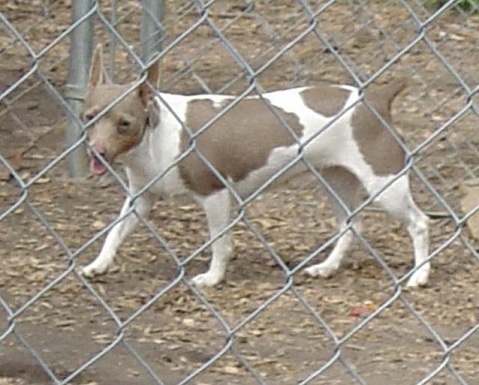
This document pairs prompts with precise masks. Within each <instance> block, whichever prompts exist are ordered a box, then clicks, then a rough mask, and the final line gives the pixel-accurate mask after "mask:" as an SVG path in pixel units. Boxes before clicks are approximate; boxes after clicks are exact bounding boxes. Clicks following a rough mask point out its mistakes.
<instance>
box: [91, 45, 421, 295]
mask: <svg viewBox="0 0 479 385" xmlns="http://www.w3.org/2000/svg"><path fill="white" fill-rule="evenodd" d="M158 79H159V68H158V65H157V64H156V63H154V64H152V65H150V66H149V67H148V69H147V71H146V77H145V81H143V82H140V81H139V82H138V85H137V86H135V84H134V83H131V84H124V85H119V84H114V83H113V82H112V81H111V80H110V79H109V78H108V76H107V74H106V71H105V70H104V67H103V55H102V49H101V45H100V46H98V47H96V49H95V52H94V55H93V58H92V64H91V68H90V77H89V82H88V92H87V97H86V99H85V103H84V113H83V119H84V123H85V125H87V128H88V141H89V151H88V152H89V156H90V166H91V170H92V172H93V173H94V174H96V175H102V174H104V173H105V172H107V171H108V169H109V168H110V165H111V164H112V162H113V161H114V160H115V159H116V158H117V157H119V156H121V157H122V158H123V163H124V166H125V171H126V175H127V178H128V184H129V190H130V196H134V197H135V199H133V200H132V199H131V198H127V199H126V201H125V203H124V205H123V208H122V210H121V213H120V220H119V221H118V223H117V224H115V225H114V226H113V227H112V229H111V231H110V232H109V233H108V235H107V238H106V241H105V243H104V245H103V248H102V250H101V252H100V254H99V255H98V257H97V258H96V259H95V260H94V261H93V262H91V263H90V264H89V265H87V266H86V267H84V268H83V269H82V273H83V274H84V275H85V276H87V277H91V276H94V275H96V274H102V273H105V272H106V271H107V270H108V268H109V266H110V265H111V264H112V263H113V259H114V257H115V253H116V252H117V249H118V247H119V246H120V244H121V243H122V242H123V240H124V239H125V237H126V236H127V235H128V234H129V233H130V232H131V231H132V230H133V229H134V228H135V226H136V225H137V223H138V217H137V215H141V216H146V215H147V214H148V212H149V211H150V209H151V207H152V204H153V203H154V201H155V197H158V196H161V197H162V198H169V197H172V196H175V195H178V194H189V195H191V196H192V197H193V198H194V199H195V200H196V201H197V202H198V203H199V204H200V205H201V206H202V207H203V209H204V211H205V213H206V217H207V222H208V227H209V232H210V236H211V241H212V243H211V249H212V260H211V263H210V266H209V269H208V271H207V272H205V273H203V274H200V275H198V276H196V277H194V278H193V283H194V284H195V285H197V286H214V285H217V284H218V283H220V282H221V281H222V280H223V279H224V277H225V272H226V265H227V262H228V260H229V258H230V256H231V254H232V240H231V235H230V233H229V232H228V231H227V230H228V229H229V228H228V225H229V224H230V204H231V200H232V199H233V198H234V199H244V198H247V197H248V196H249V195H250V194H251V193H253V192H255V191H256V190H257V189H258V188H260V187H265V186H266V185H268V183H269V181H270V180H271V178H272V177H273V176H278V175H279V174H280V172H281V171H283V172H282V174H281V176H280V177H279V180H277V181H276V182H275V184H280V185H281V182H282V181H284V180H288V179H290V178H292V177H294V176H296V175H299V174H301V173H304V172H308V170H309V172H311V171H314V170H316V171H317V172H319V175H320V176H321V178H322V179H323V180H324V181H325V182H327V185H328V186H329V188H327V189H326V190H327V192H328V196H329V197H330V198H331V199H330V200H331V203H332V206H333V208H334V212H335V214H336V216H337V219H338V222H339V229H340V231H342V233H343V234H342V236H341V237H339V239H338V241H337V243H336V244H335V246H334V248H333V250H332V251H331V253H330V254H329V256H328V257H327V259H326V260H325V261H324V262H322V263H319V264H316V265H313V266H310V267H308V268H306V269H305V271H306V273H308V274H309V275H311V276H322V277H330V276H332V275H333V274H334V273H335V272H336V271H337V269H338V268H339V266H340V263H341V261H342V259H343V257H344V256H345V255H346V254H347V252H348V251H349V249H350V248H351V245H352V244H353V242H354V240H355V234H354V233H359V232H360V231H361V223H360V221H359V219H358V218H357V215H351V213H352V212H354V210H355V209H357V208H358V207H359V205H360V204H361V203H362V199H361V194H360V191H361V187H363V188H364V189H365V190H366V192H367V193H368V194H369V195H370V196H372V197H373V199H374V201H375V202H376V203H378V204H379V205H380V206H382V207H383V208H384V210H385V211H386V212H387V213H388V214H390V216H392V217H393V218H395V219H397V220H399V221H400V222H401V223H402V224H403V225H404V226H405V227H406V229H407V231H408V233H409V235H410V237H411V239H412V243H413V246H414V256H415V271H414V272H413V273H412V274H411V276H410V278H409V280H408V283H407V285H408V286H410V287H416V286H423V285H426V284H427V281H428V276H429V272H430V262H429V260H428V243H429V241H428V218H427V216H426V215H425V214H424V213H423V212H422V211H421V210H420V209H419V208H418V207H417V205H416V204H415V202H414V200H413V198H412V195H411V191H410V186H409V179H408V175H407V170H406V169H405V167H406V155H405V152H404V149H403V148H402V147H401V145H400V144H399V142H398V141H397V140H396V138H395V136H394V135H393V134H392V132H391V131H390V130H388V129H387V128H386V127H385V125H384V123H387V124H388V125H391V121H392V119H391V104H392V102H393V100H394V98H395V97H396V95H398V94H399V93H400V92H401V91H402V90H403V89H404V88H405V86H406V83H407V81H405V80H404V79H401V80H398V81H395V82H392V83H389V84H387V85H383V86H378V87H375V88H372V87H368V89H366V90H365V91H364V92H363V91H362V90H361V89H358V88H355V87H352V86H345V85H316V86H311V87H300V88H293V89H287V90H282V91H275V92H269V93H263V94H259V93H258V94H254V95H249V96H247V97H245V98H242V99H239V100H237V98H235V96H228V95H210V94H206V95H195V96H184V95H175V94H168V93H160V92H158V91H157V90H156V86H157V84H158ZM313 169H314V170H313ZM277 179H278V178H277ZM148 184H150V185H149V186H148V187H147V188H145V187H146V186H147V185H148ZM143 189H144V190H146V191H144V193H142V194H141V195H138V196H137V195H136V194H138V193H139V192H140V191H142V190H143ZM336 196H338V197H340V199H339V200H338V199H337V198H336Z"/></svg>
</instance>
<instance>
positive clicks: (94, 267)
mask: <svg viewBox="0 0 479 385" xmlns="http://www.w3.org/2000/svg"><path fill="white" fill-rule="evenodd" d="M342 88H344V89H347V90H349V91H351V95H350V97H349V99H348V101H347V103H346V106H345V107H349V106H352V105H353V104H354V103H355V102H356V101H357V100H358V98H359V92H358V90H357V89H355V88H353V87H346V86H345V87H342ZM302 90H304V88H296V89H291V90H285V91H277V92H272V93H269V94H265V95H264V98H265V99H267V100H268V101H269V102H270V103H271V104H272V105H273V106H275V107H278V108H280V109H282V110H284V111H286V112H288V113H293V114H295V115H297V116H298V118H299V121H300V123H301V124H302V125H303V127H304V135H303V136H302V137H301V138H300V142H301V143H302V144H304V143H306V142H307V141H308V140H310V139H311V138H313V136H314V135H317V133H318V131H320V130H322V129H323V128H324V127H325V126H326V125H327V124H329V123H330V122H332V121H333V119H334V117H329V118H328V117H325V116H322V115H320V114H318V113H317V112H315V111H313V110H311V109H309V108H308V107H307V106H306V105H305V103H304V102H303V100H302V98H301V95H300V92H301V91H302ZM161 98H162V99H163V100H164V101H165V102H166V104H167V105H168V107H169V108H168V107H167V106H166V105H165V104H164V103H163V102H161V101H160V99H158V98H157V99H156V102H157V103H158V105H159V109H160V124H159V126H158V127H157V128H155V129H151V130H147V131H146V133H145V136H144V138H143V140H142V142H141V143H140V144H139V145H138V146H137V147H136V148H134V149H133V150H131V151H130V152H129V153H128V154H126V156H125V161H124V163H125V165H126V171H127V175H128V179H129V186H130V190H131V194H132V196H134V195H135V194H136V193H137V192H138V191H140V190H141V189H142V188H143V187H144V186H145V185H146V184H148V183H149V182H150V181H151V180H152V179H154V178H156V177H157V176H158V175H159V174H160V173H163V172H165V170H167V168H169V167H171V169H170V170H169V171H168V172H167V173H166V174H165V175H164V176H163V177H162V178H160V179H158V180H157V181H156V182H155V183H154V185H153V186H152V188H151V189H150V190H149V192H148V193H147V194H144V195H142V196H140V197H138V198H137V200H136V201H135V208H134V210H133V211H132V212H131V213H130V214H129V215H127V216H126V217H125V219H123V220H121V221H120V222H119V223H118V224H117V225H115V226H114V227H113V228H112V230H111V231H110V233H109V234H108V236H107V239H106V242H105V244H104V246H103V249H102V251H101V253H100V254H99V256H98V257H97V259H96V260H95V261H93V262H92V263H91V264H90V265H88V266H86V267H85V268H84V269H83V273H84V274H85V275H87V276H92V275H94V274H99V273H103V272H105V271H106V270H107V269H108V267H109V266H110V265H111V263H112V262H113V258H114V255H115V253H116V251H117V249H118V247H119V245H120V244H121V242H122V241H123V240H124V238H125V237H126V235H127V234H128V233H129V232H130V231H132V230H133V228H134V227H135V225H136V223H137V222H138V219H137V216H136V214H135V212H136V213H137V214H139V215H146V214H147V213H148V211H149V209H150V207H151V206H152V203H153V199H154V195H161V196H163V197H171V196H174V195H178V194H185V193H190V192H189V191H188V189H187V188H186V187H185V185H184V184H183V182H182V180H181V178H180V176H179V172H178V169H177V167H176V166H175V161H176V158H177V156H178V155H179V153H180V136H181V132H182V129H183V128H182V125H181V124H180V122H179V121H178V119H179V120H181V121H185V119H186V110H187V104H188V103H189V102H190V101H194V100H205V99H206V100H211V101H213V102H214V104H215V105H216V106H219V105H221V104H222V103H223V102H224V101H228V100H232V98H231V97H230V96H222V95H199V96H182V95H173V94H161ZM253 98H254V97H253ZM355 108H357V107H352V108H350V109H349V111H347V112H345V113H344V114H342V115H341V116H340V117H339V119H337V120H336V121H334V122H333V123H332V124H331V125H330V127H327V128H325V129H324V130H323V131H322V132H321V133H320V134H319V135H317V137H316V138H315V139H314V140H311V141H310V142H309V144H307V145H306V146H305V147H304V158H305V159H306V160H307V161H308V162H310V163H311V164H313V165H315V166H316V167H319V168H320V167H325V166H331V165H335V166H343V167H344V168H346V169H347V170H349V171H350V172H352V173H353V174H354V175H356V177H357V178H358V179H359V180H360V181H361V182H362V184H363V185H364V187H365V188H366V190H367V191H368V193H369V194H371V195H376V194H378V192H380V191H381V190H382V189H383V188H384V186H386V185H387V184H388V183H390V182H391V181H394V182H393V183H392V184H391V186H390V187H388V188H387V189H386V190H385V191H383V192H382V193H380V194H379V195H378V196H377V198H376V201H377V202H378V203H379V204H381V205H382V206H383V207H384V208H385V209H386V210H387V211H388V212H389V213H390V214H391V215H392V216H393V217H394V218H396V219H398V220H400V221H401V222H402V223H403V224H404V225H405V226H406V228H407V230H408V232H409V234H410V236H411V238H412V240H413V245H414V253H415V263H416V267H417V270H416V271H415V272H414V274H413V275H412V276H411V278H410V280H409V282H408V285H409V286H418V285H424V284H426V283H427V279H428V275H429V270H430V265H429V262H427V258H428V223H427V218H426V216H425V215H424V214H423V213H422V212H421V211H420V210H419V209H418V208H417V206H416V205H415V203H414V201H413V199H412V197H411V194H410V188H409V182H408V178H407V176H400V177H396V176H394V175H391V176H387V177H384V176H383V177H380V176H377V175H375V174H374V171H373V168H372V167H371V165H369V164H368V163H367V162H366V160H365V159H364V157H363V156H362V154H361V152H360V149H359V148H358V146H357V144H356V142H355V140H354V136H353V131H352V126H351V119H352V115H353V113H354V110H355ZM170 109H171V110H172V111H174V112H175V114H176V116H174V115H173V114H172V113H171V112H170ZM251 119H252V124H254V117H251ZM298 148H299V146H298V145H292V146H289V147H279V148H276V149H275V150H273V151H272V152H271V154H270V155H269V158H268V162H267V164H266V165H265V166H264V167H262V168H260V169H258V170H255V171H254V172H252V173H251V174H250V175H248V176H247V177H246V178H245V179H244V180H243V181H240V182H238V183H232V188H233V189H234V190H235V191H236V193H237V194H239V195H240V196H241V197H246V196H248V195H249V194H250V193H252V192H253V191H255V190H256V189H257V188H258V187H259V186H261V185H262V184H263V183H265V182H266V181H268V179H269V178H270V177H271V176H272V175H273V174H275V173H276V172H277V171H278V170H280V169H281V168H282V167H283V166H284V165H285V164H287V163H288V162H289V161H291V160H292V159H294V158H295V157H296V156H297V154H298ZM172 165H173V166H172ZM296 171H297V170H294V169H293V170H292V171H290V173H294V172H296ZM395 179H397V180H395ZM346 193H347V192H346ZM194 197H195V198H196V200H197V201H198V202H199V203H200V205H202V206H203V208H204V210H205V212H206V215H207V219H208V225H209V230H210V235H211V237H212V238H218V239H216V240H215V241H214V242H213V244H212V251H213V255H212V262H211V265H210V268H209V270H208V271H207V272H206V273H204V274H200V275H199V276H197V277H195V278H194V279H193V282H194V283H195V284H197V285H200V286H201V285H203V286H213V285H216V284H217V283H219V282H220V281H221V280H223V278H224V276H225V272H226V264H227V261H228V259H229V257H230V255H231V253H232V243H231V236H230V234H229V233H227V234H225V235H223V236H221V237H218V234H220V233H221V232H222V230H223V229H225V228H226V226H227V225H228V224H229V223H230V193H229V192H228V191H227V190H226V189H224V190H222V191H219V192H217V193H215V194H213V195H211V196H208V197H199V196H196V195H194ZM332 202H333V205H334V204H336V205H337V202H336V203H335V202H334V199H333V200H332ZM129 209H130V207H129V201H128V200H127V202H125V205H124V207H123V209H122V212H121V214H120V215H121V216H124V215H125V214H126V213H127V212H128V211H129ZM337 215H338V219H339V221H340V228H341V229H344V230H346V229H348V228H349V230H348V231H345V233H344V234H343V236H342V237H341V238H340V239H339V241H338V242H337V244H336V246H335V247H334V249H333V251H332V252H331V254H330V255H329V257H328V258H327V259H326V260H325V261H324V262H322V263H320V264H317V265H314V266H311V267H309V268H307V269H306V272H307V273H308V274H310V275H312V276H323V277H329V276H331V275H332V274H334V272H335V271H336V270H337V269H338V268H339V266H340V263H341V261H342V259H343V257H344V256H345V255H346V253H347V252H348V251H349V249H350V247H351V245H352V243H353V242H354V239H355V236H354V234H353V231H352V230H351V227H348V224H347V218H348V214H347V213H345V212H344V210H343V209H341V208H340V207H339V209H338V210H337ZM349 226H351V225H349ZM352 226H353V227H354V231H355V232H360V230H361V224H360V223H359V221H358V220H357V218H354V220H353V225H352ZM312 236H314V234H312Z"/></svg>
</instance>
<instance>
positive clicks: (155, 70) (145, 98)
mask: <svg viewBox="0 0 479 385" xmlns="http://www.w3.org/2000/svg"><path fill="white" fill-rule="evenodd" d="M159 78H160V65H159V63H158V61H156V62H154V63H153V64H152V65H150V66H149V67H148V70H147V74H146V80H145V81H144V82H143V83H142V84H141V85H140V87H138V96H139V97H140V99H141V101H142V102H143V105H145V106H147V105H148V103H149V102H150V101H151V100H152V99H153V98H154V96H155V92H154V91H153V89H158V80H159ZM150 87H151V88H150Z"/></svg>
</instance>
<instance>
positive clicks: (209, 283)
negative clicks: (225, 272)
mask: <svg viewBox="0 0 479 385" xmlns="http://www.w3.org/2000/svg"><path fill="white" fill-rule="evenodd" d="M222 280H223V277H222V276H221V275H218V274H212V273H210V272H207V273H203V274H199V275H197V276H196V277H194V278H193V279H192V280H191V282H193V284H194V285H195V286H197V287H213V286H216V285H217V284H219V283H220V282H221V281H222Z"/></svg>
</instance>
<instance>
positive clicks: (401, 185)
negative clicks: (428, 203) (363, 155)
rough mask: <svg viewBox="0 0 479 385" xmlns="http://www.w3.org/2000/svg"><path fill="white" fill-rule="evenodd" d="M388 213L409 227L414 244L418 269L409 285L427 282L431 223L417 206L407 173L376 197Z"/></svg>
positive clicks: (422, 284) (413, 285)
mask: <svg viewBox="0 0 479 385" xmlns="http://www.w3.org/2000/svg"><path fill="white" fill-rule="evenodd" d="M376 202H378V203H379V204H380V205H381V206H382V207H383V208H384V209H385V210H386V211H387V212H388V214H389V215H390V216H391V217H393V218H395V219H397V220H399V221H400V222H401V224H403V225H404V227H405V228H406V229H407V231H408V233H409V236H410V237H411V239H412V242H413V246H414V259H415V269H416V271H415V272H414V273H413V274H412V276H411V278H410V279H409V281H408V283H407V286H409V287H417V286H424V285H426V284H427V280H428V277H429V271H430V269H431V264H430V263H429V262H428V257H429V223H428V217H427V216H426V215H425V214H424V213H423V212H422V211H421V210H420V209H419V208H418V207H417V206H416V203H415V202H414V200H413V198H412V195H411V190H410V187H409V179H408V176H407V175H404V176H401V177H400V178H399V179H398V180H397V181H395V182H393V184H392V185H391V186H390V187H388V188H387V189H386V190H385V191H384V192H383V193H381V194H380V195H379V196H378V198H377V199H376Z"/></svg>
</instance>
